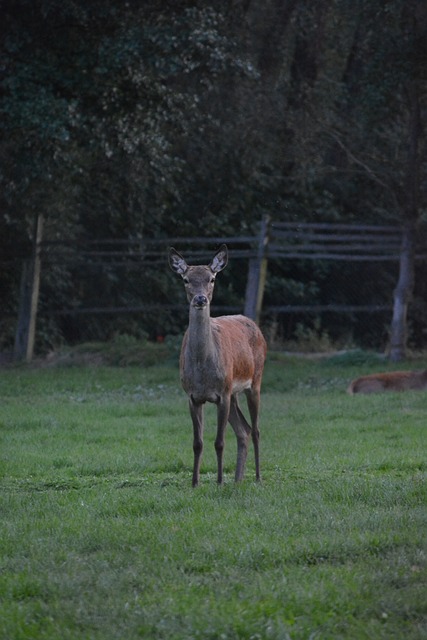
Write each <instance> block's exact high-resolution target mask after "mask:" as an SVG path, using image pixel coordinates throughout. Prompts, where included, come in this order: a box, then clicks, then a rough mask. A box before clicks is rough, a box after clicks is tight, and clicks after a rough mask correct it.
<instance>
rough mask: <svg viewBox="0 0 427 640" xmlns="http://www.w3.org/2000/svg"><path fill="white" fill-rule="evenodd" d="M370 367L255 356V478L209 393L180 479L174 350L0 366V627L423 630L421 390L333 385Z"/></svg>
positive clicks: (11, 639) (69, 635) (219, 635)
mask: <svg viewBox="0 0 427 640" xmlns="http://www.w3.org/2000/svg"><path fill="white" fill-rule="evenodd" d="M412 367H414V364H412ZM422 367H426V363H425V361H423V362H418V363H416V368H422ZM386 368H391V367H390V366H389V365H385V364H384V363H381V362H378V361H375V360H372V361H371V362H366V363H365V364H363V363H362V364H361V363H360V362H356V361H352V360H351V359H350V360H348V359H347V360H346V361H340V359H339V358H338V359H337V358H335V359H331V360H329V361H321V362H315V361H310V360H305V359H301V358H289V357H283V356H281V355H278V354H276V355H275V354H271V356H270V358H269V362H268V365H267V369H266V373H265V383H264V390H263V398H262V419H261V433H262V448H261V454H262V457H261V465H262V467H261V469H262V473H263V482H262V483H261V484H257V483H255V482H254V481H253V478H254V464H253V459H252V458H253V456H250V457H249V459H248V465H247V470H246V479H245V481H244V482H243V483H242V484H241V485H239V486H236V485H235V484H234V482H233V479H232V478H233V472H234V465H235V451H236V445H235V439H234V436H233V434H232V431H231V429H230V430H229V432H228V434H227V445H226V455H225V462H226V464H225V469H226V482H225V485H224V486H222V487H218V486H217V485H216V482H215V471H216V461H215V452H214V447H213V440H214V432H215V428H214V424H215V411H214V407H211V406H208V407H207V410H206V421H207V426H206V435H205V443H206V444H205V455H204V460H203V466H202V476H201V486H200V487H198V488H197V489H195V490H193V489H192V488H191V466H192V442H191V439H192V434H191V426H190V419H189V415H188V409H187V402H186V399H185V396H184V394H183V392H182V391H181V389H180V388H179V383H178V370H177V368H176V366H173V365H163V366H153V367H149V368H144V369H142V368H138V367H127V368H118V367H105V366H99V367H81V366H72V367H51V368H39V369H36V368H27V367H18V368H10V369H6V370H3V371H1V372H0V396H1V407H0V460H1V462H0V465H1V466H0V638H1V639H2V640H3V639H4V640H21V639H22V640H24V639H37V640H39V639H42V640H44V639H46V640H57V639H58V638H61V639H62V640H67V639H72V640H92V639H93V640H101V639H102V640H110V639H121V640H122V639H123V640H132V639H134V638H135V639H136V638H146V639H150V640H157V639H164V640H181V639H182V640H184V639H185V640H188V639H192V638H194V639H196V638H199V639H203V640H204V639H211V640H235V639H236V640H237V639H245V640H264V639H266V640H269V639H271V640H276V639H277V640H286V639H291V640H299V639H301V640H308V639H309V638H312V639H322V640H330V639H339V638H346V639H347V638H348V639H359V638H360V639H368V638H369V639H373V640H377V639H380V640H381V639H384V640H390V639H397V638H402V639H405V640H415V639H421V638H424V637H426V635H427V606H426V603H427V598H426V592H427V572H426V564H427V563H426V551H427V549H426V531H427V510H426V504H427V491H426V485H425V479H426V446H425V445H426V424H425V422H426V419H425V415H426V409H427V396H426V394H425V393H423V392H418V393H417V392H411V393H405V394H385V395H378V396H354V397H350V396H347V395H346V393H345V389H346V387H347V384H348V382H349V381H350V379H351V378H352V377H354V376H356V375H361V374H363V373H370V372H372V371H378V370H384V369H386ZM406 368H411V365H410V364H407V365H406Z"/></svg>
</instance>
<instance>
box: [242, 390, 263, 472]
mask: <svg viewBox="0 0 427 640" xmlns="http://www.w3.org/2000/svg"><path fill="white" fill-rule="evenodd" d="M246 400H247V402H248V409H249V414H250V416H251V423H252V442H253V445H254V453H255V477H256V479H257V480H261V472H260V463H259V426H258V425H259V403H260V390H259V389H258V388H256V387H255V388H252V389H249V390H248V391H246Z"/></svg>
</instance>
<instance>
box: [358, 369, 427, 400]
mask: <svg viewBox="0 0 427 640" xmlns="http://www.w3.org/2000/svg"><path fill="white" fill-rule="evenodd" d="M408 390H416V391H425V390H427V369H425V370H424V371H390V372H387V373H373V374H371V375H368V376H362V377H360V378H356V380H353V381H352V382H351V383H350V385H349V387H348V389H347V393H349V394H350V395H354V394H355V393H382V392H384V391H408Z"/></svg>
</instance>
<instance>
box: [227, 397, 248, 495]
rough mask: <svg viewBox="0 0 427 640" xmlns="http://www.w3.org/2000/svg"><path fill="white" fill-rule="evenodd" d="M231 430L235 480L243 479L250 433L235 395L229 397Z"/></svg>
mask: <svg viewBox="0 0 427 640" xmlns="http://www.w3.org/2000/svg"><path fill="white" fill-rule="evenodd" d="M228 419H229V421H230V424H231V426H232V427H233V431H234V433H235V434H236V438H237V463H236V476H235V480H236V482H240V481H241V480H243V475H244V473H245V465H246V458H247V456H248V440H249V436H250V433H251V427H250V425H249V424H248V422H247V420H246V418H245V416H244V415H243V413H242V412H241V410H240V407H239V403H238V400H237V397H236V396H232V397H231V404H230V415H229V417H228Z"/></svg>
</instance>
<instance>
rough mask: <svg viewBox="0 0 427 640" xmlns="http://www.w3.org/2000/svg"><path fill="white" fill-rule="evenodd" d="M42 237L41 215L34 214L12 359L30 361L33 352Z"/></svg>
mask: <svg viewBox="0 0 427 640" xmlns="http://www.w3.org/2000/svg"><path fill="white" fill-rule="evenodd" d="M42 237H43V216H42V215H41V214H40V215H38V216H36V220H35V225H34V236H33V255H32V259H31V261H29V260H25V261H24V263H23V266H22V276H21V289H20V298H19V312H18V322H17V327H16V334H15V348H14V353H13V355H14V359H15V360H26V361H27V362H31V359H32V357H33V353H34V340H35V333H36V318H37V305H38V300H39V289H40V269H41V259H40V254H41V241H42Z"/></svg>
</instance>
